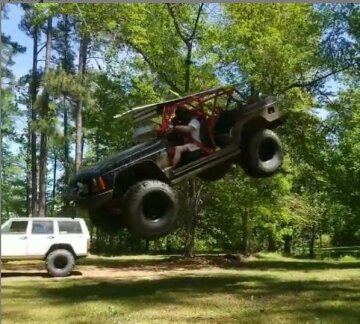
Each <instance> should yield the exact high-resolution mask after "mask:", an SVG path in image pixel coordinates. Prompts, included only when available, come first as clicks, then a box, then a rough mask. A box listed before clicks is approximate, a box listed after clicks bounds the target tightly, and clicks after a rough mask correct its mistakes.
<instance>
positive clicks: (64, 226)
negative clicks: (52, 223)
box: [58, 221, 82, 234]
mask: <svg viewBox="0 0 360 324" xmlns="http://www.w3.org/2000/svg"><path fill="white" fill-rule="evenodd" d="M58 224H59V233H60V234H82V230H81V225H80V223H79V222H76V221H59V222H58Z"/></svg>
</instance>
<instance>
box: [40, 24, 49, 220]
mask: <svg viewBox="0 0 360 324" xmlns="http://www.w3.org/2000/svg"><path fill="white" fill-rule="evenodd" d="M51 36H52V17H49V18H48V25H47V33H46V54H45V75H46V73H48V71H49V68H50V58H51ZM43 96H44V98H43V101H42V109H41V119H42V121H43V123H44V124H47V122H48V111H49V94H48V93H47V90H46V89H44V93H43ZM43 127H44V126H43ZM47 133H48V131H47V129H42V130H41V135H40V164H39V216H40V217H44V216H45V208H46V184H47V183H46V171H47V170H46V168H47V154H48V149H47V141H48V138H47V136H48V135H47Z"/></svg>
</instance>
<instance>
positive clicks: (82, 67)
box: [75, 36, 88, 172]
mask: <svg viewBox="0 0 360 324" xmlns="http://www.w3.org/2000/svg"><path fill="white" fill-rule="evenodd" d="M87 48H88V39H87V38H86V37H85V36H82V37H81V40H80V50H79V73H80V75H81V80H82V82H83V78H84V75H85V72H86V60H87ZM82 109H83V101H82V100H79V101H78V102H77V107H76V136H75V138H76V140H75V171H76V172H78V171H79V168H80V166H81V160H82V132H83V130H82Z"/></svg>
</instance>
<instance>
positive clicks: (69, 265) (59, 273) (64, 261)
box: [46, 249, 75, 277]
mask: <svg viewBox="0 0 360 324" xmlns="http://www.w3.org/2000/svg"><path fill="white" fill-rule="evenodd" d="M74 266H75V258H74V255H73V254H72V253H71V252H70V251H68V250H66V249H58V250H54V251H52V252H50V253H49V255H48V256H47V257H46V269H47V271H48V273H49V274H50V275H51V276H53V277H66V276H68V275H69V274H70V273H71V272H72V270H73V269H74Z"/></svg>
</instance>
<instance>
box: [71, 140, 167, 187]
mask: <svg viewBox="0 0 360 324" xmlns="http://www.w3.org/2000/svg"><path fill="white" fill-rule="evenodd" d="M165 148H166V146H165V143H164V141H162V140H160V139H154V140H151V141H148V142H146V143H141V144H138V145H135V146H133V147H131V148H129V149H127V150H124V151H121V152H120V153H117V154H114V155H112V156H110V157H108V158H106V159H104V160H102V161H100V162H98V163H96V164H94V165H93V166H90V167H87V168H84V169H82V170H80V171H79V172H78V173H77V174H76V175H75V177H73V179H72V181H71V183H74V182H76V181H81V180H85V179H89V178H93V177H97V176H99V175H103V174H104V173H107V172H110V171H114V170H115V169H118V168H120V167H122V166H124V165H127V164H130V163H133V162H137V161H140V160H144V159H146V158H148V157H150V156H152V155H153V154H156V153H157V152H160V151H163V150H164V149H165Z"/></svg>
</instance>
